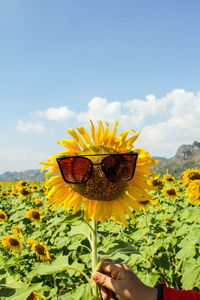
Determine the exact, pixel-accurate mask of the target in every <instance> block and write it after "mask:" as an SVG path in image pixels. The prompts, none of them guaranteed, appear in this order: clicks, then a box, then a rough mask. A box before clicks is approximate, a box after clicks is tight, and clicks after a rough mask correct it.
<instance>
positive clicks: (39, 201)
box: [33, 198, 42, 205]
mask: <svg viewBox="0 0 200 300" xmlns="http://www.w3.org/2000/svg"><path fill="white" fill-rule="evenodd" d="M33 201H34V202H35V204H37V205H38V204H42V200H41V199H40V198H34V199H33Z"/></svg>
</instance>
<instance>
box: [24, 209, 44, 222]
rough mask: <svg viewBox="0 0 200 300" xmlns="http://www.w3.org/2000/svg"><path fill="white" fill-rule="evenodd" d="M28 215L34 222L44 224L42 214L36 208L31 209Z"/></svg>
mask: <svg viewBox="0 0 200 300" xmlns="http://www.w3.org/2000/svg"><path fill="white" fill-rule="evenodd" d="M26 215H27V217H28V218H29V219H30V220H31V221H33V222H36V223H41V222H42V213H41V212H40V211H39V210H38V209H35V208H31V209H29V210H27V211H26Z"/></svg>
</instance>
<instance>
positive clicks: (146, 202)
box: [140, 200, 149, 205]
mask: <svg viewBox="0 0 200 300" xmlns="http://www.w3.org/2000/svg"><path fill="white" fill-rule="evenodd" d="M148 203H149V200H144V201H140V204H143V205H147V204H148Z"/></svg>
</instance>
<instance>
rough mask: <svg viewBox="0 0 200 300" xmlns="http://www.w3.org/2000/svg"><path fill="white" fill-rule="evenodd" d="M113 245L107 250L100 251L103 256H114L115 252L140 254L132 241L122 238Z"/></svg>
mask: <svg viewBox="0 0 200 300" xmlns="http://www.w3.org/2000/svg"><path fill="white" fill-rule="evenodd" d="M111 245H113V246H111V247H109V248H108V250H107V251H106V252H104V251H99V255H100V256H101V258H103V257H109V256H110V255H112V257H113V256H114V255H115V254H129V255H130V254H140V253H139V251H138V250H136V249H135V248H134V247H133V246H132V245H131V244H130V243H127V242H124V241H121V240H116V241H114V242H113V243H112V244H111Z"/></svg>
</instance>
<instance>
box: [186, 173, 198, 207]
mask: <svg viewBox="0 0 200 300" xmlns="http://www.w3.org/2000/svg"><path fill="white" fill-rule="evenodd" d="M186 194H187V197H188V200H189V201H190V202H191V203H192V204H194V205H198V206H200V179H199V180H194V181H192V182H191V183H190V184H189V186H188V187H187V189H186Z"/></svg>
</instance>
